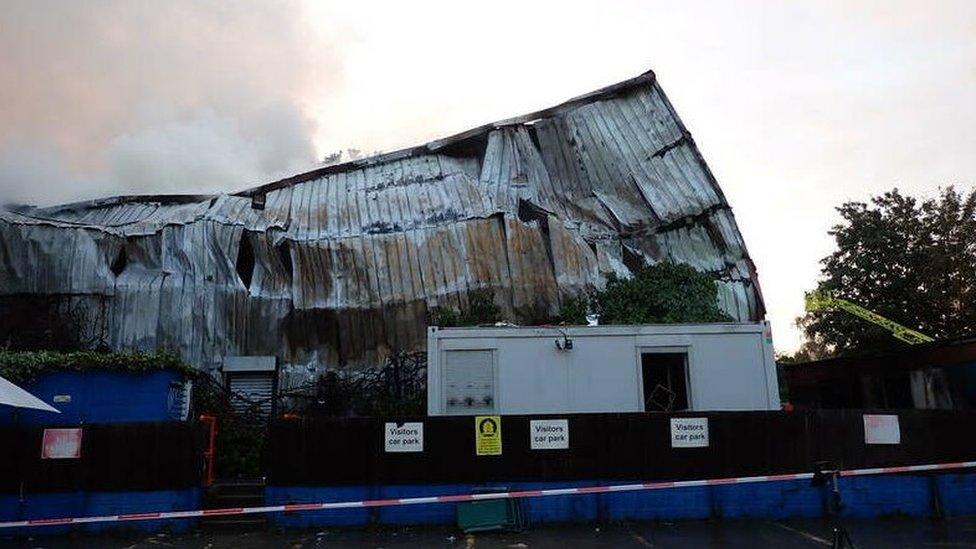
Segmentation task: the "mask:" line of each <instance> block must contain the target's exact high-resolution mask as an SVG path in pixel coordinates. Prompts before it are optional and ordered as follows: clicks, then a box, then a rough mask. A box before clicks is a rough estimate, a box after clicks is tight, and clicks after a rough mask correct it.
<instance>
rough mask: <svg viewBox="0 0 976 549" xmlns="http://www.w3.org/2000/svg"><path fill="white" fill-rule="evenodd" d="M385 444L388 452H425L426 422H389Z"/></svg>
mask: <svg viewBox="0 0 976 549" xmlns="http://www.w3.org/2000/svg"><path fill="white" fill-rule="evenodd" d="M385 445H386V451H387V452H423V451H424V424H423V423H421V422H415V423H387V424H386V437H385Z"/></svg>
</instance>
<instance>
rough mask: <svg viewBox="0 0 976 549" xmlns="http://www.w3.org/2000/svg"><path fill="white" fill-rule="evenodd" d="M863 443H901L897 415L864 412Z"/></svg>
mask: <svg viewBox="0 0 976 549" xmlns="http://www.w3.org/2000/svg"><path fill="white" fill-rule="evenodd" d="M864 443H865V444H901V428H900V427H899V426H898V416H896V415H872V414H864Z"/></svg>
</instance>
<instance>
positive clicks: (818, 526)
mask: <svg viewBox="0 0 976 549" xmlns="http://www.w3.org/2000/svg"><path fill="white" fill-rule="evenodd" d="M841 525H842V526H843V528H844V529H845V530H846V531H847V532H848V534H849V536H850V540H851V541H852V542H853V543H854V544H855V546H856V547H858V548H872V547H884V548H889V547H890V548H899V547H919V548H933V549H935V548H964V547H972V548H976V516H972V517H958V518H952V519H944V520H927V519H908V518H891V519H878V520H860V521H858V520H844V521H842V522H841ZM832 541H833V525H832V523H831V522H829V521H824V520H785V521H761V520H721V521H682V522H634V523H615V524H609V525H600V526H597V525H584V524H565V525H550V524H546V525H537V526H534V527H531V528H529V529H527V530H525V531H523V532H485V533H479V534H473V535H468V536H466V535H464V534H462V533H460V532H459V531H458V530H457V529H455V528H450V527H413V528H397V529H393V528H370V529H360V530H336V529H318V530H308V531H272V530H268V531H261V532H242V533H234V532H221V533H214V532H204V531H192V532H188V533H185V534H165V533H160V534H146V533H141V534H139V533H127V534H120V533H105V534H72V535H66V536H43V535H42V536H38V537H33V538H21V539H10V538H6V539H5V538H3V537H0V547H4V548H5V547H11V548H18V549H21V548H24V549H28V548H29V549H40V548H44V549H80V548H89V547H98V548H109V549H164V548H169V547H189V548H193V549H264V548H271V547H275V548H277V547H282V548H287V549H306V548H309V549H311V548H319V547H322V548H325V547H329V548H333V547H334V548H350V547H370V548H377V549H379V548H382V549H391V548H400V547H451V548H454V547H459V548H505V549H522V548H530V547H531V548H554V549H570V548H576V547H607V548H610V547H614V548H616V547H622V548H627V547H633V548H644V547H655V548H671V547H708V548H719V547H721V548H739V547H741V548H755V547H785V548H794V547H795V548H804V547H810V548H815V547H831V542H832ZM844 547H849V546H848V545H845V546H844Z"/></svg>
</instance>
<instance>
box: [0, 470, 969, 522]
mask: <svg viewBox="0 0 976 549" xmlns="http://www.w3.org/2000/svg"><path fill="white" fill-rule="evenodd" d="M971 467H976V461H959V462H952V463H933V464H928V465H903V466H898V467H876V468H873V469H849V470H846V471H840V472H839V474H840V476H842V477H856V476H867V475H885V474H891V473H916V472H922V471H941V470H946V469H967V468H971ZM813 476H814V474H813V473H787V474H781V475H761V476H754V477H729V478H713V479H705V480H676V481H661V482H643V483H639V484H616V485H607V486H584V487H580V488H553V489H548V490H514V491H510V492H491V493H485V494H462V495H449V496H427V497H417V498H397V499H367V500H359V501H336V502H325V503H289V504H285V505H266V506H262V507H229V508H225V509H196V510H193V511H160V512H156V513H129V514H121V515H101V516H90V517H65V518H48V519H31V520H20V521H11V522H0V528H21V527H27V526H58V525H65V524H92V523H97V522H135V521H142V520H163V519H186V518H199V517H213V516H226V515H253V514H260V513H289V512H298V511H325V510H330V509H361V508H370V507H392V506H399V505H420V504H425V503H426V504H430V503H458V502H466V501H484V500H493V499H515V498H538V497H549V496H571V495H582V494H604V493H618V492H637V491H645V490H666V489H670V488H692V487H696V486H720V485H726V484H752V483H757V482H775V481H784V480H809V479H811V478H813Z"/></svg>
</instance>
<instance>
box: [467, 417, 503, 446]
mask: <svg viewBox="0 0 976 549" xmlns="http://www.w3.org/2000/svg"><path fill="white" fill-rule="evenodd" d="M474 447H475V453H477V454H478V455H479V456H500V455H502V418H501V416H476V417H475V418H474Z"/></svg>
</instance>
